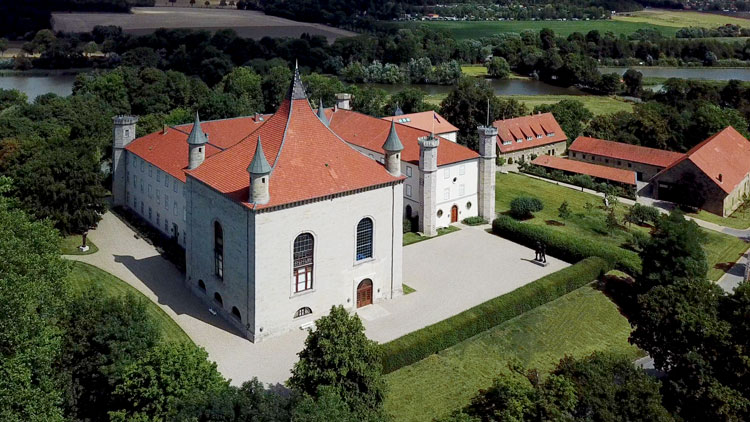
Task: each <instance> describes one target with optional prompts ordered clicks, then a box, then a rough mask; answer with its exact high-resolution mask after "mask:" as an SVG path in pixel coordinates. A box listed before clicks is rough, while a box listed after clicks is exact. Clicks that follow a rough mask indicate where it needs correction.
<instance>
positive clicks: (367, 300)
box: [357, 278, 372, 308]
mask: <svg viewBox="0 0 750 422" xmlns="http://www.w3.org/2000/svg"><path fill="white" fill-rule="evenodd" d="M367 305H372V280H370V279H369V278H366V279H364V280H362V281H361V282H360V283H359V286H357V308H361V307H363V306H367Z"/></svg>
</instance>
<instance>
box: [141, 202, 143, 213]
mask: <svg viewBox="0 0 750 422" xmlns="http://www.w3.org/2000/svg"><path fill="white" fill-rule="evenodd" d="M141 215H143V201H141Z"/></svg>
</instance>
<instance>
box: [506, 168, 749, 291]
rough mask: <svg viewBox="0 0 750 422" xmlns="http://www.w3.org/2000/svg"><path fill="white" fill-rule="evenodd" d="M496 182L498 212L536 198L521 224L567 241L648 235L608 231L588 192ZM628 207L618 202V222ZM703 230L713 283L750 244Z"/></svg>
mask: <svg viewBox="0 0 750 422" xmlns="http://www.w3.org/2000/svg"><path fill="white" fill-rule="evenodd" d="M496 183H497V191H496V195H495V204H496V209H497V212H498V213H506V212H507V211H508V210H510V201H512V200H513V198H516V197H518V196H533V197H536V198H539V199H540V200H541V201H542V203H543V204H544V209H543V210H542V211H540V212H537V213H535V216H534V218H532V219H530V220H526V221H524V222H523V224H530V225H537V226H543V227H544V230H546V231H550V232H556V233H561V234H563V235H566V236H569V238H570V239H578V238H585V239H589V240H593V241H598V242H602V243H604V244H608V245H610V246H614V247H618V248H621V247H622V245H623V243H625V241H626V240H628V238H629V237H630V236H631V235H630V232H631V231H635V230H638V231H642V232H644V233H648V232H649V229H647V228H644V227H638V226H635V225H631V226H629V227H625V226H623V227H620V228H618V229H614V230H610V229H608V228H607V227H606V224H605V223H604V218H605V215H606V211H605V210H604V207H603V200H602V198H601V197H599V196H596V195H593V194H590V193H586V192H580V191H577V190H575V189H570V188H567V187H564V186H559V185H556V184H555V183H550V182H547V181H544V180H539V179H534V178H532V177H528V176H525V175H522V174H517V173H508V174H500V173H498V175H497V182H496ZM563 201H568V206H569V208H570V210H571V212H572V214H573V215H572V216H571V217H568V218H567V219H562V218H560V217H559V216H558V211H557V209H558V208H559V207H560V204H562V202H563ZM587 203H589V204H592V205H595V206H594V207H589V208H588V209H587V208H586V207H585V205H586V204H587ZM628 208H629V206H628V205H625V204H622V203H620V204H619V205H618V206H617V216H618V218H619V219H620V220H621V221H622V217H623V215H624V214H625V213H626V212H627V210H628ZM561 224H564V225H561ZM704 231H705V232H706V233H707V234H708V242H707V244H706V245H705V246H704V248H705V250H706V255H707V258H708V266H709V273H708V276H709V278H710V279H711V280H714V281H715V280H718V279H719V278H721V276H722V275H723V274H724V273H725V272H726V271H727V270H728V269H729V267H730V265H728V264H727V263H729V262H735V261H737V259H738V258H739V255H740V254H741V253H742V252H744V251H745V250H746V249H748V247H750V245H749V244H746V243H745V242H743V241H742V240H740V239H738V238H736V237H733V236H730V235H727V234H723V233H718V232H715V231H711V230H704ZM548 252H549V251H548ZM627 252H629V251H627ZM551 255H552V254H551ZM553 256H554V255H553Z"/></svg>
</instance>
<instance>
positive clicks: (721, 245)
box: [703, 230, 750, 281]
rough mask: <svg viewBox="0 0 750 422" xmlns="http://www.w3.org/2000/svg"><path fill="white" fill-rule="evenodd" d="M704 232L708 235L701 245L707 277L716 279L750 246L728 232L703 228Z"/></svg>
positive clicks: (712, 279)
mask: <svg viewBox="0 0 750 422" xmlns="http://www.w3.org/2000/svg"><path fill="white" fill-rule="evenodd" d="M704 232H706V235H707V236H708V240H707V242H706V244H705V245H704V246H703V249H705V250H706V258H707V260H708V279H709V280H711V281H718V280H719V279H720V278H721V277H722V276H723V275H724V274H725V273H726V272H727V271H729V269H730V268H732V265H734V263H735V262H737V260H738V259H740V257H741V256H742V254H743V253H744V252H745V251H746V250H747V249H748V248H750V244H748V243H746V242H745V241H744V240H742V239H739V238H736V237H734V236H730V235H728V234H724V233H719V232H715V231H712V230H704Z"/></svg>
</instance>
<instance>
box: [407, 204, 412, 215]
mask: <svg viewBox="0 0 750 422" xmlns="http://www.w3.org/2000/svg"><path fill="white" fill-rule="evenodd" d="M411 212H412V211H411V205H407V206H406V218H411Z"/></svg>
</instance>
